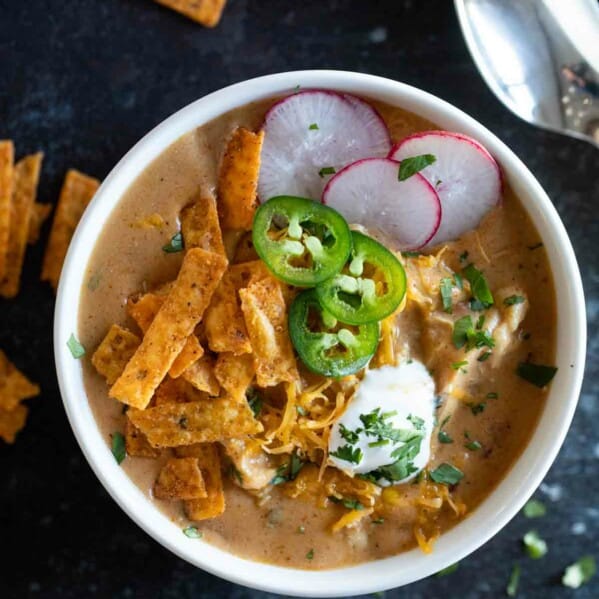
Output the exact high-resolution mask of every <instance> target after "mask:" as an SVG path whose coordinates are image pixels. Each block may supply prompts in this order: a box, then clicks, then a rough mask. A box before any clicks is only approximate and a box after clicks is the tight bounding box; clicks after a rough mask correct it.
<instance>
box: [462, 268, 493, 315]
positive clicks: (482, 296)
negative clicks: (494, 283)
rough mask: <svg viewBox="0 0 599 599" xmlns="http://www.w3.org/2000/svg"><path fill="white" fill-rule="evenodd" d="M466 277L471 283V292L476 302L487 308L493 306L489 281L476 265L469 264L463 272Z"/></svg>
mask: <svg viewBox="0 0 599 599" xmlns="http://www.w3.org/2000/svg"><path fill="white" fill-rule="evenodd" d="M463 273H464V276H465V277H466V279H468V282H469V283H470V290H471V291H472V296H473V297H474V299H475V300H478V301H479V302H480V303H481V304H482V305H483V306H484V307H485V308H489V307H490V306H492V305H493V294H492V293H491V290H490V289H489V284H488V283H487V279H485V277H484V275H483V273H482V272H481V271H480V270H478V268H476V267H475V266H474V264H468V266H466V268H464V270H463Z"/></svg>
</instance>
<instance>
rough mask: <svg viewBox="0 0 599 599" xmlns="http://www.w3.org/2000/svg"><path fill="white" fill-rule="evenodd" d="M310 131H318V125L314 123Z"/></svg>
mask: <svg viewBox="0 0 599 599" xmlns="http://www.w3.org/2000/svg"><path fill="white" fill-rule="evenodd" d="M308 129H310V131H318V129H319V127H318V123H312V124H311V125H310V126H309V127H308Z"/></svg>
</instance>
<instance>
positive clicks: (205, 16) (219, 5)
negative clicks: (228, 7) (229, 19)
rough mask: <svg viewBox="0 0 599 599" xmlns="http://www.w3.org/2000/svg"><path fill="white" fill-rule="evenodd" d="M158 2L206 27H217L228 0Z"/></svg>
mask: <svg viewBox="0 0 599 599" xmlns="http://www.w3.org/2000/svg"><path fill="white" fill-rule="evenodd" d="M156 2H158V4H162V6H166V7H167V8H172V9H173V10H176V11H177V12H179V13H181V14H182V15H185V16H186V17H189V18H190V19H192V20H193V21H197V22H198V23H200V25H204V27H216V26H217V25H218V22H219V21H220V18H221V15H222V12H223V9H224V7H225V4H226V2H227V0H156Z"/></svg>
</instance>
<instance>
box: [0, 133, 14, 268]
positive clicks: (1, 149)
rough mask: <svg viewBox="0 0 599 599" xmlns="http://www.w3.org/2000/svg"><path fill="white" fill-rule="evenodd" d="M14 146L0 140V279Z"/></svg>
mask: <svg viewBox="0 0 599 599" xmlns="http://www.w3.org/2000/svg"><path fill="white" fill-rule="evenodd" d="M14 160H15V147H14V145H13V143H12V141H10V140H0V279H1V278H3V277H4V273H5V272H6V271H5V269H6V254H7V251H8V238H9V237H10V212H11V210H10V204H11V200H12V190H13V185H14Z"/></svg>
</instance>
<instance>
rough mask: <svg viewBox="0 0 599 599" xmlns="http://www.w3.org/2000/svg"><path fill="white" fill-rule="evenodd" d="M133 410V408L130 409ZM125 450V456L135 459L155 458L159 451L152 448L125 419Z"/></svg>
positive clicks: (141, 434)
mask: <svg viewBox="0 0 599 599" xmlns="http://www.w3.org/2000/svg"><path fill="white" fill-rule="evenodd" d="M131 410H134V408H131ZM125 448H126V450H127V455H130V456H133V457H135V458H152V459H154V458H157V457H158V456H159V455H160V450H159V449H156V448H155V447H152V446H151V445H150V444H149V443H148V440H147V439H146V436H145V435H144V434H143V433H142V432H141V431H140V430H139V429H138V428H137V427H136V426H135V425H134V424H133V422H131V420H129V418H127V420H126V422H125Z"/></svg>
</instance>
